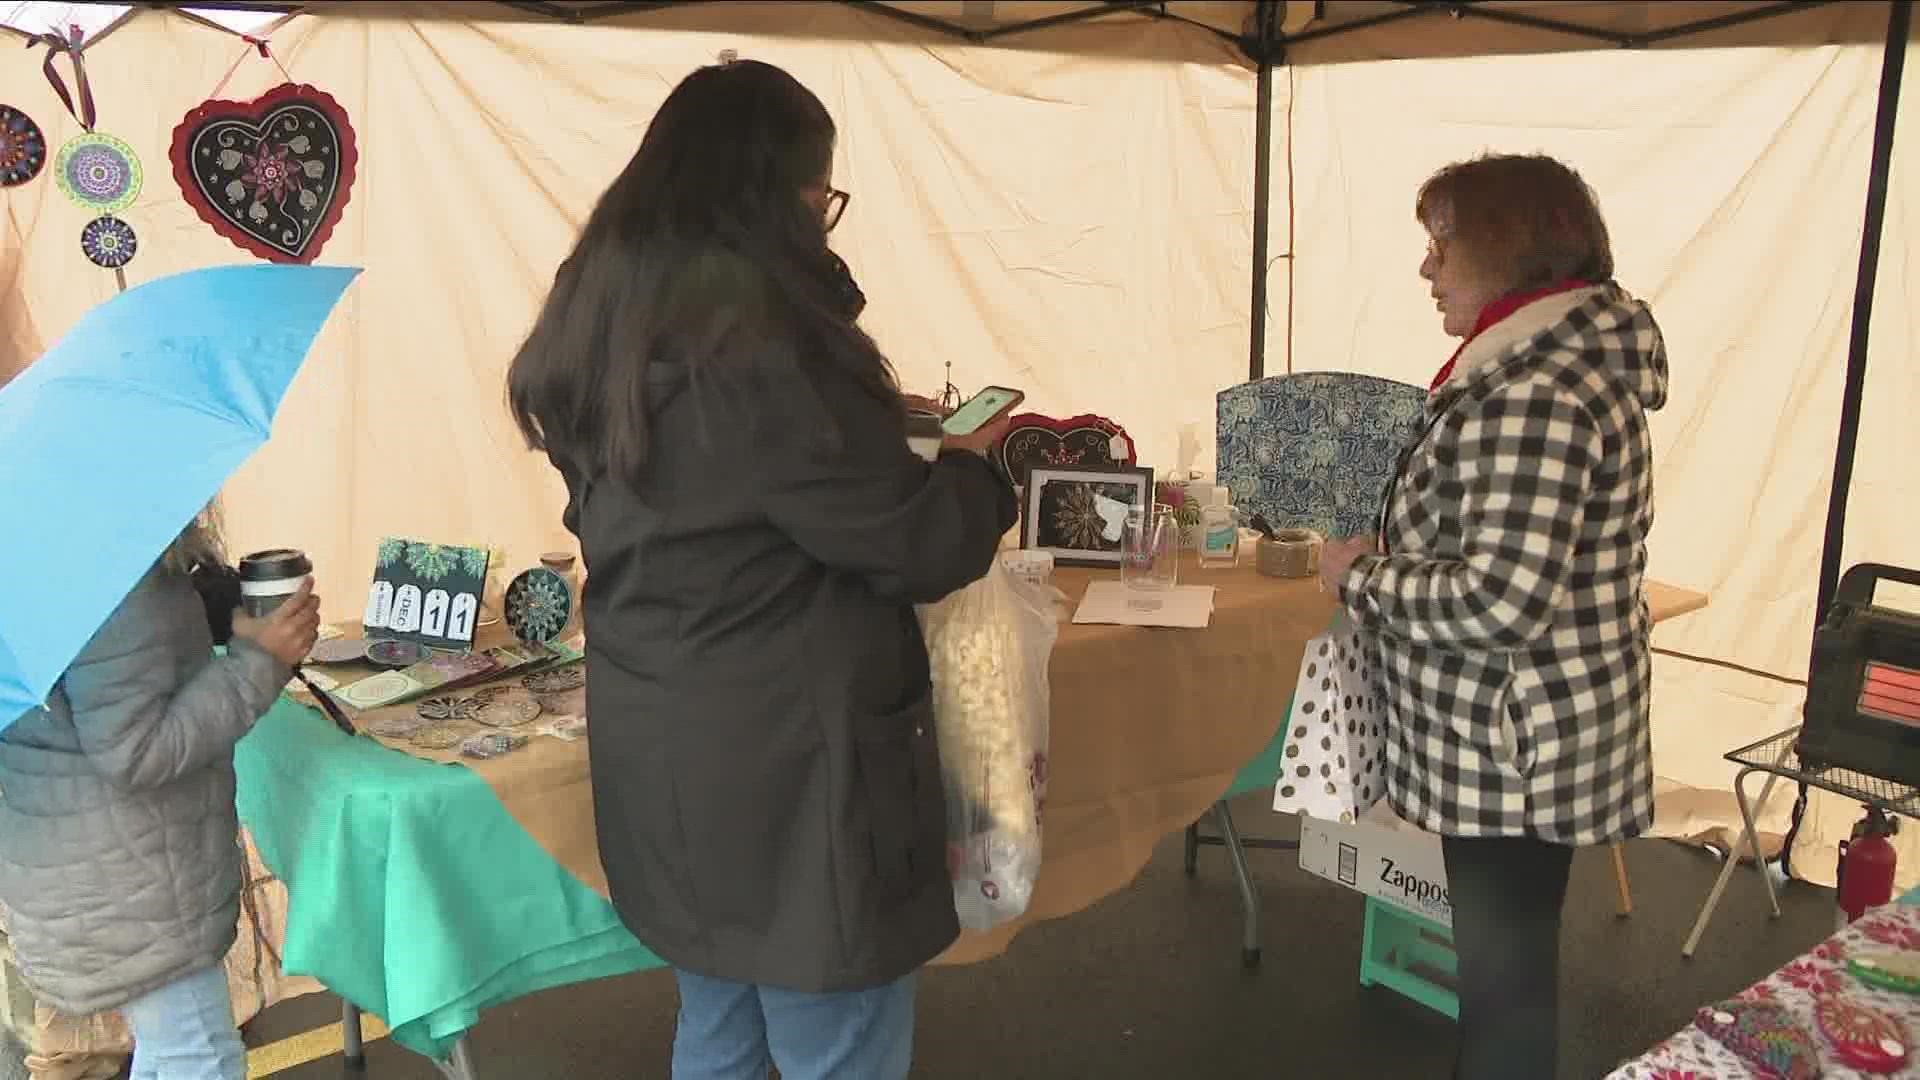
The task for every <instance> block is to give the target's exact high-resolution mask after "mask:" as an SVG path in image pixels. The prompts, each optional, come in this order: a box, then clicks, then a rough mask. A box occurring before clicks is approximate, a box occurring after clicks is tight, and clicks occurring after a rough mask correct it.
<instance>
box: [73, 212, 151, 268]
mask: <svg viewBox="0 0 1920 1080" xmlns="http://www.w3.org/2000/svg"><path fill="white" fill-rule="evenodd" d="M139 251H140V238H139V237H138V236H135V235H134V233H133V226H131V225H129V224H127V223H126V222H124V221H121V220H120V219H119V218H117V217H114V216H113V215H112V214H103V215H101V216H100V217H97V218H94V219H93V220H92V221H89V222H87V224H86V227H85V228H83V229H81V230H80V253H81V254H82V255H85V256H86V257H87V261H88V262H90V263H92V264H93V265H95V266H98V267H102V268H104V269H107V270H118V269H120V268H121V267H123V266H125V265H127V264H128V263H130V262H132V261H133V257H134V255H136V254H137V253H138V252H139Z"/></svg>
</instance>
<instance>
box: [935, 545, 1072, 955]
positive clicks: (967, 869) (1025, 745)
mask: <svg viewBox="0 0 1920 1080" xmlns="http://www.w3.org/2000/svg"><path fill="white" fill-rule="evenodd" d="M1062 602H1063V598H1062V597H1061V595H1060V593H1059V591H1058V590H1056V589H1054V588H1053V587H1052V586H1050V585H1044V584H1037V583H1032V582H1028V581H1023V580H1021V579H1020V578H1018V577H1016V576H1014V575H1013V574H1012V573H1011V572H1010V571H1008V570H1007V568H1006V567H1005V566H1003V565H1002V564H1001V563H1000V561H999V560H998V559H996V560H994V563H993V568H992V569H991V570H989V571H988V572H987V575H986V576H985V577H983V578H981V579H980V580H979V581H976V582H974V583H973V584H971V585H969V586H967V587H966V588H964V589H962V590H960V591H959V592H956V593H954V594H952V595H951V596H948V597H947V598H946V599H944V600H942V601H940V602H939V603H937V604H929V605H926V606H925V607H922V608H920V610H919V614H920V624H921V627H922V629H923V631H924V633H925V636H926V641H927V657H928V660H929V661H930V665H931V668H932V673H933V715H934V726H935V729H936V730H937V731H938V733H939V741H940V761H941V768H942V772H943V774H944V775H943V776H942V780H943V781H944V785H945V788H946V793H947V861H948V866H949V869H950V870H951V871H952V873H953V900H954V908H955V910H956V911H957V912H958V913H959V916H960V925H961V926H963V927H966V928H967V929H969V930H985V929H988V928H990V927H993V926H997V925H999V924H1001V923H1004V922H1006V921H1008V920H1010V919H1013V918H1016V917H1018V916H1019V915H1020V914H1021V913H1022V912H1024V911H1025V910H1026V909H1027V902H1028V901H1029V900H1030V899H1032V897H1033V886H1034V883H1035V882H1036V881H1037V880H1038V879H1039V877H1040V814H1041V809H1042V807H1043V806H1044V804H1045V800H1046V785H1047V719H1048V711H1049V709H1050V708H1051V704H1050V700H1049V698H1050V695H1049V690H1048V685H1047V662H1048V660H1049V658H1050V657H1051V656H1052V653H1053V643H1054V641H1055V640H1056V639H1057V638H1058V637H1059V636H1060V622H1059V618H1060V617H1059V611H1060V605H1061V603H1062Z"/></svg>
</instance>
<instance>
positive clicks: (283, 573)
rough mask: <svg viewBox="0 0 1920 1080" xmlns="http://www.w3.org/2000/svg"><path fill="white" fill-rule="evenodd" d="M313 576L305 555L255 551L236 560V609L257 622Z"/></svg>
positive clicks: (289, 551) (279, 550)
mask: <svg viewBox="0 0 1920 1080" xmlns="http://www.w3.org/2000/svg"><path fill="white" fill-rule="evenodd" d="M311 573H313V563H312V562H311V561H310V560H309V559H308V558H307V556H306V553H305V552H301V551H296V550H294V549H293V548H273V549H270V550H268V551H256V552H254V553H253V554H251V555H248V556H247V557H245V558H243V559H241V560H240V609H241V610H242V611H245V612H246V613H247V614H248V615H250V616H252V617H254V618H256V619H258V618H260V617H261V616H263V615H266V614H267V613H268V612H270V611H272V610H273V609H274V608H277V607H279V606H280V605H281V604H283V603H285V602H286V599H287V597H289V596H292V595H293V594H294V593H295V592H298V591H299V589H300V583H301V582H302V581H304V580H306V577H307V575H308V574H311Z"/></svg>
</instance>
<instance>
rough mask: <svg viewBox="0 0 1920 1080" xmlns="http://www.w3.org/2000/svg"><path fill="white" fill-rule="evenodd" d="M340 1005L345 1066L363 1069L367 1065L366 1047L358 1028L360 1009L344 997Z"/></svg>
mask: <svg viewBox="0 0 1920 1080" xmlns="http://www.w3.org/2000/svg"><path fill="white" fill-rule="evenodd" d="M340 1006H341V1008H340V1047H341V1053H342V1055H343V1056H345V1057H346V1059H347V1068H349V1069H364V1068H366V1067H367V1048H366V1044H365V1041H364V1040H363V1038H362V1032H361V1030H360V1009H359V1007H358V1006H356V1005H354V1003H353V1002H351V1001H347V1000H346V999H344V998H343V999H341V1002H340Z"/></svg>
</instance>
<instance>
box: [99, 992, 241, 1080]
mask: <svg viewBox="0 0 1920 1080" xmlns="http://www.w3.org/2000/svg"><path fill="white" fill-rule="evenodd" d="M120 1014H121V1015H122V1016H125V1017H126V1018H127V1023H128V1024H129V1025H131V1026H132V1027H133V1073H132V1080H247V1048H246V1046H245V1044H243V1043H242V1042H241V1041H240V1030H239V1028H238V1027H236V1026H235V1024H234V1022H233V998H232V996H231V995H230V994H229V993H228V991H227V971H226V969H225V968H224V967H221V966H220V965H218V964H215V965H214V966H213V967H209V968H202V969H200V970H199V971H196V972H194V973H192V974H190V975H182V976H181V977H179V978H177V979H175V980H173V981H172V982H170V983H168V984H167V985H165V986H163V987H161V988H160V989H158V990H154V991H152V992H150V993H148V994H147V995H146V996H144V997H138V998H135V999H134V1000H132V1001H130V1002H128V1003H126V1004H125V1005H122V1006H121V1007H120Z"/></svg>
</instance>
